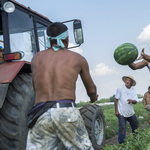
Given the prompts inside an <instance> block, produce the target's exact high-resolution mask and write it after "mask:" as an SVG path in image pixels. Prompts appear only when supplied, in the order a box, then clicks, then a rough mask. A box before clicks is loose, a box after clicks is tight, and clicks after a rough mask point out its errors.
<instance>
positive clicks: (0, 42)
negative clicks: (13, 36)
mask: <svg viewBox="0 0 150 150" xmlns="http://www.w3.org/2000/svg"><path fill="white" fill-rule="evenodd" d="M2 48H4V42H3V28H2V17H1V11H0V49H2Z"/></svg>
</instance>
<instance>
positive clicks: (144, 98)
mask: <svg viewBox="0 0 150 150" xmlns="http://www.w3.org/2000/svg"><path fill="white" fill-rule="evenodd" d="M145 100H146V93H145V94H144V97H143V105H144V108H145V109H147V107H146V104H145Z"/></svg>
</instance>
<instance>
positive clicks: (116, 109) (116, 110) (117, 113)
mask: <svg viewBox="0 0 150 150" xmlns="http://www.w3.org/2000/svg"><path fill="white" fill-rule="evenodd" d="M114 105H115V115H116V116H117V117H118V115H119V112H118V99H116V98H115V103H114Z"/></svg>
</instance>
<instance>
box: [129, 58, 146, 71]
mask: <svg viewBox="0 0 150 150" xmlns="http://www.w3.org/2000/svg"><path fill="white" fill-rule="evenodd" d="M145 66H148V61H146V60H143V61H141V62H138V63H136V64H135V63H132V64H130V65H129V67H130V68H131V69H133V70H136V69H141V68H144V67H145Z"/></svg>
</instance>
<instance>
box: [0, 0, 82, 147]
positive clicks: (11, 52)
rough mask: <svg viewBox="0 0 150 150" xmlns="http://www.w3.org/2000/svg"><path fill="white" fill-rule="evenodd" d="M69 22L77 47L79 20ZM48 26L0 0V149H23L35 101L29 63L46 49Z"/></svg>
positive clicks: (22, 8) (26, 10) (20, 7)
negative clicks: (28, 116) (30, 111)
mask: <svg viewBox="0 0 150 150" xmlns="http://www.w3.org/2000/svg"><path fill="white" fill-rule="evenodd" d="M50 13H52V12H50ZM70 21H73V29H74V30H73V31H74V38H75V42H76V46H75V47H77V46H80V45H81V44H82V43H83V34H82V26H81V21H80V20H77V19H74V20H70ZM70 21H65V22H63V23H67V22H70ZM51 23H52V21H50V20H49V19H48V18H47V17H45V16H43V15H41V14H39V13H38V12H35V11H34V10H32V9H30V7H26V6H24V5H22V4H19V3H18V2H17V1H15V0H0V137H1V138H0V149H8V150H9V149H18V150H23V149H25V147H26V138H27V133H28V128H27V113H28V112H29V110H30V109H31V108H32V107H33V105H34V100H35V98H34V89H33V86H32V74H31V67H30V62H31V59H32V58H33V56H34V55H35V54H36V53H38V52H39V51H42V50H45V49H47V47H46V43H47V34H46V30H47V27H48V26H49V25H50V24H51Z"/></svg>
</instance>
